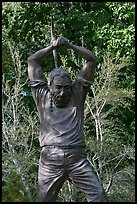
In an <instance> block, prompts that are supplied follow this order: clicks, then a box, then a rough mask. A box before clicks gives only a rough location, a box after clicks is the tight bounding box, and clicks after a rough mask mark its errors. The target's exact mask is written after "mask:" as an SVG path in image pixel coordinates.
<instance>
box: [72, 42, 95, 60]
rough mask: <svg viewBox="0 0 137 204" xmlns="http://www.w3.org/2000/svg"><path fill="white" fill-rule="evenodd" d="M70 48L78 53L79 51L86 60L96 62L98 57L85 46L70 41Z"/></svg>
mask: <svg viewBox="0 0 137 204" xmlns="http://www.w3.org/2000/svg"><path fill="white" fill-rule="evenodd" d="M69 48H70V49H72V50H74V51H75V52H76V53H78V54H79V55H80V56H81V57H82V58H84V59H85V60H87V61H92V62H94V63H95V62H96V57H95V55H94V54H93V53H92V52H91V51H90V50H88V49H86V48H84V47H80V46H77V45H74V44H72V43H70V45H69Z"/></svg>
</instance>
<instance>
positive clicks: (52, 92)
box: [28, 37, 107, 202]
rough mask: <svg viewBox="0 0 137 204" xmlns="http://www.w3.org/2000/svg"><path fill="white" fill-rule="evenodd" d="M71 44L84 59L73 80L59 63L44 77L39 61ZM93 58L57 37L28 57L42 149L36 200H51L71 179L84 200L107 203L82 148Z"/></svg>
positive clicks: (69, 47)
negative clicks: (85, 107)
mask: <svg viewBox="0 0 137 204" xmlns="http://www.w3.org/2000/svg"><path fill="white" fill-rule="evenodd" d="M58 47H61V48H62V49H64V48H67V49H72V50H73V51H74V52H76V53H78V54H79V56H81V57H82V58H84V59H85V60H86V63H85V64H84V65H83V67H82V68H81V70H80V72H79V74H77V76H76V79H75V81H74V82H73V81H72V79H71V76H70V74H69V72H68V71H67V70H65V69H64V68H62V67H58V68H55V69H53V70H52V71H51V73H50V74H49V77H48V81H47V80H46V79H45V77H44V74H43V72H42V69H41V67H40V65H39V63H38V62H39V60H41V59H43V58H44V57H46V56H47V55H48V54H50V53H52V52H53V50H55V49H56V48H58ZM95 66H96V57H95V55H94V54H92V52H91V51H89V50H88V49H86V48H84V47H80V46H77V45H74V44H72V43H70V42H69V41H68V40H67V39H66V38H65V37H58V38H57V39H54V40H53V41H52V43H51V44H50V45H49V46H48V47H46V48H43V49H41V50H39V51H37V52H36V53H34V54H33V55H31V56H30V57H29V58H28V75H29V79H30V86H31V90H32V94H33V98H34V100H35V103H36V106H37V110H38V113H39V118H40V134H39V142H40V146H41V148H42V150H41V155H40V160H39V170H38V201H39V202H54V201H55V200H56V199H57V195H58V193H59V190H60V188H61V187H62V185H63V183H64V181H65V180H66V179H69V180H70V181H71V182H72V183H73V184H74V185H75V186H76V187H78V189H80V190H81V191H82V192H83V193H84V194H85V197H86V199H87V201H88V202H106V201H107V196H106V193H105V191H104V188H103V186H102V184H101V183H100V182H99V180H98V178H97V176H96V174H95V173H94V170H93V169H92V167H91V166H90V164H89V162H88V160H87V158H86V153H85V139H84V135H83V123H84V102H85V98H86V94H87V92H88V90H89V87H90V86H91V84H92V82H93V77H94V72H95Z"/></svg>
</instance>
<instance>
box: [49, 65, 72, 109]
mask: <svg viewBox="0 0 137 204" xmlns="http://www.w3.org/2000/svg"><path fill="white" fill-rule="evenodd" d="M48 83H49V87H50V93H51V97H52V101H53V103H54V104H55V105H56V106H57V107H59V108H62V107H64V106H66V105H67V104H68V102H69V99H70V96H71V84H72V81H71V77H70V74H69V72H68V71H66V70H65V69H63V68H62V67H59V68H55V69H53V70H52V71H51V72H50V74H49V76H48Z"/></svg>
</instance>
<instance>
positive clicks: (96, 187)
mask: <svg viewBox="0 0 137 204" xmlns="http://www.w3.org/2000/svg"><path fill="white" fill-rule="evenodd" d="M69 178H70V179H71V180H72V182H73V183H74V185H75V186H76V187H78V188H79V189H80V190H81V191H82V192H83V193H84V194H85V196H86V199H87V201H88V202H107V201H108V199H107V196H106V193H105V190H104V188H103V186H102V184H101V183H100V182H99V180H98V178H97V176H96V174H95V173H94V170H93V169H92V167H91V165H90V163H89V162H88V160H87V159H86V158H81V159H80V160H79V161H77V162H75V163H73V165H69Z"/></svg>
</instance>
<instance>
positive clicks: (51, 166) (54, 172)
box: [37, 149, 66, 202]
mask: <svg viewBox="0 0 137 204" xmlns="http://www.w3.org/2000/svg"><path fill="white" fill-rule="evenodd" d="M57 151H58V152H57ZM65 179H66V174H65V171H64V153H63V152H62V151H61V150H56V149H55V150H48V149H46V150H44V151H42V153H41V156H40V161H39V170H38V196H37V202H54V201H55V200H56V198H57V195H58V193H59V190H60V188H61V186H62V185H63V183H64V181H65Z"/></svg>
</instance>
